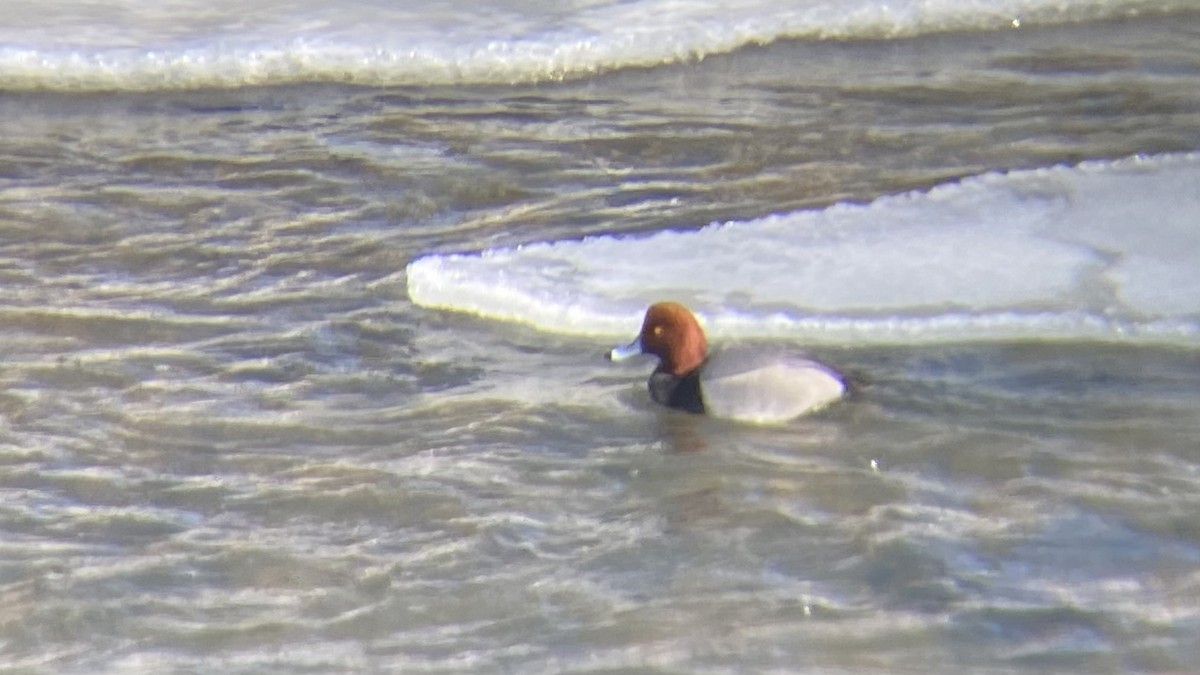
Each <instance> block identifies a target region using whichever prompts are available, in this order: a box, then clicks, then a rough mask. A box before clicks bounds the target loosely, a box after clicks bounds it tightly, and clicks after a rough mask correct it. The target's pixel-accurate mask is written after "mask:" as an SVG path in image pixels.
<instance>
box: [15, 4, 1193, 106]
mask: <svg viewBox="0 0 1200 675" xmlns="http://www.w3.org/2000/svg"><path fill="white" fill-rule="evenodd" d="M427 5H428V3H379V2H375V1H372V0H345V1H344V2H340V3H330V2H329V1H328V0H294V1H292V2H266V3H258V4H256V5H255V6H254V7H253V8H251V7H248V6H246V5H245V3H239V2H234V1H233V0H180V1H179V2H173V3H167V4H156V3H134V4H114V5H111V6H97V5H96V4H95V3H91V2H85V1H84V0H59V1H58V2H49V3H21V2H17V3H8V4H6V12H7V14H8V16H7V17H6V20H5V22H4V25H3V26H0V87H4V88H5V89H8V90H64V91H83V90H157V89H196V88H204V87H242V86H252V85H268V84H287V83H300V82H338V83H354V84H369V85H431V84H464V83H513V82H532V81H544V80H557V79H564V78H571V77H579V76H583V75H587V74H591V73H596V72H601V71H608V70H614V69H620V68H628V67H649V66H656V65H662V64H668V63H675V62H680V61H686V60H693V59H701V58H704V57H705V56H708V55H713V54H719V53H724V52H729V51H732V50H735V49H738V48H739V47H743V46H746V45H752V44H766V43H770V42H773V41H776V40H779V39H783V38H806V39H851V38H856V39H857V38H862V39H889V38H897V37H909V36H915V35H920V34H925V33H932V32H945V31H972V30H975V31H986V30H997V29H1012V28H1014V27H1027V26H1037V25H1049V24H1059V23H1067V22H1079V21H1090V20H1101V19H1108V18H1113V17H1118V16H1128V15H1136V14H1150V13H1156V14H1157V13H1170V12H1180V11H1197V10H1200V3H1197V2H1196V0H1176V1H1175V2H1161V0H1160V1H1152V0H976V1H973V2H962V1H961V0H898V1H887V2H885V1H883V0H793V1H792V2H777V1H773V0H745V1H743V2H739V3H722V2H716V1H715V0H685V1H680V0H627V1H618V0H604V1H592V2H585V1H581V2H576V3H562V4H561V5H549V6H548V5H547V4H546V3H540V2H522V1H520V0H513V1H511V2H504V3H493V5H494V6H490V7H480V6H479V5H478V3H474V2H466V0H453V1H450V2H444V3H434V4H433V5H431V6H427Z"/></svg>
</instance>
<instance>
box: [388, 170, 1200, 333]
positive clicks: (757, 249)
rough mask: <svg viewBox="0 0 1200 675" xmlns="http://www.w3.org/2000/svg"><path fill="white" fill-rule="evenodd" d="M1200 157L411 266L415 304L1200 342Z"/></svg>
mask: <svg viewBox="0 0 1200 675" xmlns="http://www.w3.org/2000/svg"><path fill="white" fill-rule="evenodd" d="M1197 213H1200V154H1187V155H1171V156H1157V157H1137V158H1130V159H1126V160H1121V161H1116V162H1099V161H1097V162H1087V163H1084V164H1081V165H1079V166H1075V167H1054V168H1047V169H1038V170H1031V171H1019V172H1012V173H1008V174H1001V173H992V174H986V175H982V176H978V177H975V178H970V179H967V180H963V181H961V182H955V183H951V184H946V185H943V186H939V187H937V188H935V189H933V190H931V191H929V192H914V193H909V194H903V195H897V196H889V197H883V198H880V199H878V200H876V201H874V202H873V203H871V204H867V205H852V204H838V205H835V206H832V207H830V208H827V209H824V210H820V211H799V212H794V213H787V214H779V215H774V216H770V217H766V218H762V219H758V220H753V221H747V222H731V223H720V224H713V225H710V226H708V227H706V228H703V229H701V230H698V231H664V232H659V233H657V234H654V235H652V236H648V237H609V236H605V237H595V238H589V239H585V240H582V241H562V242H552V243H537V244H530V245H526V246H522V247H518V248H513V249H497V250H488V251H484V252H482V253H480V254H477V255H438V256H429V257H425V258H421V259H418V260H416V261H414V262H412V263H410V264H409V265H408V269H407V282H408V293H409V296H410V297H411V299H412V301H413V302H414V303H417V304H419V305H423V306H427V307H438V308H445V309H450V310H455V311H461V312H469V313H473V314H477V315H480V316H485V317H490V318H495V319H502V320H507V321H518V322H523V323H526V324H529V325H532V326H536V327H538V328H540V329H544V330H548V331H557V332H563V333H575V334H604V335H610V334H612V335H615V334H632V332H633V331H634V330H635V329H636V328H637V326H638V324H639V322H640V317H641V312H642V311H643V309H644V308H645V306H646V305H647V304H648V303H650V302H653V301H656V300H663V299H674V300H678V301H682V302H684V303H686V304H689V305H691V306H692V307H693V308H694V309H696V310H697V311H698V313H699V314H701V316H702V319H703V320H704V321H705V323H706V325H707V328H708V330H709V331H710V332H712V333H713V334H715V335H725V336H739V337H774V336H788V337H797V338H802V339H804V340H807V341H810V342H822V341H825V342H828V341H843V340H851V341H855V342H862V341H873V342H930V341H948V340H964V339H1011V338H1020V337H1037V338H1060V339H1079V338H1086V339H1103V340H1115V339H1128V340H1136V341H1150V342H1166V343H1179V344H1196V343H1200V228H1197V227H1196V224H1197V215H1196V214H1197Z"/></svg>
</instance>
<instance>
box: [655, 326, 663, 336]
mask: <svg viewBox="0 0 1200 675" xmlns="http://www.w3.org/2000/svg"><path fill="white" fill-rule="evenodd" d="M662 334H663V327H662V326H661V325H659V326H655V327H654V337H662Z"/></svg>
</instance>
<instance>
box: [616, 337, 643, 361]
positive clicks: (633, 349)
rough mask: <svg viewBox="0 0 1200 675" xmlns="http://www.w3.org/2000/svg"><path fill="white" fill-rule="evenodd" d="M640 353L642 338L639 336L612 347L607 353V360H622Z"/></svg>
mask: <svg viewBox="0 0 1200 675" xmlns="http://www.w3.org/2000/svg"><path fill="white" fill-rule="evenodd" d="M641 353H642V339H641V338H640V337H639V338H637V339H636V340H634V341H633V342H630V343H629V344H627V345H621V346H619V347H613V349H612V351H610V352H609V353H608V360H609V361H623V360H625V359H627V358H629V357H631V356H637V355H638V354H641Z"/></svg>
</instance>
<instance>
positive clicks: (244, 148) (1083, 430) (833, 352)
mask: <svg viewBox="0 0 1200 675" xmlns="http://www.w3.org/2000/svg"><path fill="white" fill-rule="evenodd" d="M1194 18H1195V17H1194V16H1184V17H1173V18H1169V19H1157V18H1148V19H1129V20H1121V21H1111V22H1104V23H1093V24H1084V25H1077V26H1068V27H1060V28H1042V29H1035V30H1025V29H1022V30H1019V31H1008V32H1003V33H963V34H944V35H932V36H926V37H920V38H915V39H911V40H893V41H861V42H860V41H844V42H815V43H814V42H803V41H796V42H784V43H778V44H774V45H771V46H767V47H751V48H747V49H744V50H741V51H739V52H736V53H734V54H731V55H728V56H719V57H712V58H708V59H705V60H703V61H701V62H699V63H691V64H682V65H676V66H661V67H656V68H647V69H633V70H623V71H617V72H613V73H609V74H605V75H599V76H596V77H593V78H588V79H583V80H578V81H571V82H565V83H557V84H541V85H533V84H531V85H513V86H499V85H497V86H447V87H425V88H394V89H373V88H361V87H349V86H339V85H312V86H296V87H281V88H248V89H240V90H227V91H215V90H214V91H192V92H174V93H171V92H157V93H146V94H129V93H126V94H117V93H112V94H106V93H90V94H63V93H37V92H7V93H5V94H3V95H0V110H2V112H3V114H2V115H0V178H2V180H3V189H2V190H0V279H2V280H3V283H4V287H5V299H4V301H3V303H2V304H0V349H2V350H3V353H4V355H5V357H4V365H3V368H0V420H3V423H2V424H0V494H2V495H3V499H2V500H0V533H2V534H0V598H2V599H3V602H0V606H3V607H4V608H5V609H4V611H3V612H2V613H0V658H2V659H3V661H2V662H3V663H4V665H5V666H6V667H11V668H14V669H24V670H30V671H46V672H106V671H107V672H188V671H211V670H214V669H217V668H223V669H227V670H229V671H232V672H264V671H266V672H289V673H291V672H329V671H345V670H371V669H395V670H402V671H406V672H408V671H417V672H420V671H468V670H473V671H485V672H497V671H500V672H504V671H512V672H559V671H564V670H573V671H586V670H602V669H606V668H607V669H623V670H631V671H635V672H636V671H639V670H640V671H644V672H731V671H737V672H745V671H772V670H774V671H786V672H794V671H797V670H814V671H846V670H853V671H877V672H895V671H902V670H916V669H922V670H927V671H934V672H961V671H963V670H973V671H980V670H990V671H993V672H1045V671H1054V670H1078V671H1087V672H1125V671H1128V670H1147V671H1176V672H1178V671H1186V670H1187V669H1188V668H1189V667H1190V664H1192V663H1194V662H1195V661H1196V660H1197V659H1198V658H1200V642H1198V641H1197V639H1196V635H1198V634H1200V610H1198V609H1197V608H1200V527H1198V526H1197V524H1196V523H1197V522H1200V519H1198V518H1197V516H1198V515H1200V455H1198V450H1197V444H1196V438H1197V432H1198V431H1200V397H1197V396H1196V393H1197V391H1200V354H1198V353H1197V352H1196V351H1195V349H1192V348H1186V347H1171V346H1133V345H1123V344H1119V343H1118V344H1100V343H1092V342H1055V343H1041V342H1038V341H1026V342H1017V343H988V342H982V343H980V342H971V343H961V344H945V345H940V346H920V347H917V346H914V345H905V344H896V345H890V346H871V347H869V348H868V347H863V346H856V345H854V344H846V345H841V346H836V347H828V348H824V349H823V350H822V351H821V356H823V357H825V358H827V359H828V360H830V361H831V362H833V363H836V364H838V365H839V366H841V367H843V368H846V369H847V370H850V371H852V372H855V373H861V374H862V376H863V377H864V379H865V380H866V381H867V382H868V384H867V386H866V387H865V388H864V390H863V391H862V393H861V395H860V396H858V397H857V398H855V399H854V400H852V401H849V402H847V403H846V404H844V405H840V406H838V407H836V408H834V409H831V410H829V411H827V412H826V413H823V414H821V415H818V416H816V417H812V418H808V419H804V420H800V421H797V422H795V423H793V424H790V425H786V426H783V427H780V428H758V427H752V426H744V425H737V424H731V423H725V422H720V421H716V420H707V419H702V418H696V417H691V416H686V415H676V414H671V413H668V412H664V411H661V410H659V409H656V408H654V407H653V406H652V405H651V404H650V402H649V401H648V398H647V396H646V395H645V392H644V388H643V387H644V385H643V381H644V378H645V376H646V374H647V371H648V370H649V368H650V366H649V365H648V364H643V365H641V366H639V365H634V366H630V367H617V366H613V365H612V364H608V363H606V362H604V361H603V360H602V359H601V358H600V355H601V354H602V353H603V351H604V350H605V349H606V348H607V347H608V346H609V345H608V344H607V343H605V342H604V341H601V340H598V339H596V340H592V339H587V338H579V337H567V336H559V335H553V334H547V333H541V332H537V331H534V330H532V329H527V328H524V327H521V326H513V325H507V324H502V323H496V322H489V321H484V320H481V319H476V318H471V317H467V316H460V315H454V314H448V313H443V312H437V311H431V310H426V309H422V308H418V307H415V306H413V305H412V304H411V303H410V302H409V301H408V299H407V297H406V295H405V290H404V282H405V280H404V275H403V272H402V270H403V269H404V266H405V264H406V263H407V262H408V261H410V260H411V259H412V258H414V257H415V256H417V255H421V254H426V253H429V252H444V251H474V250H479V249H482V248H486V247H489V246H496V245H509V244H517V243H523V242H532V241H543V240H551V239H559V238H574V237H580V236H584V235H587V234H594V233H614V232H633V231H650V230H657V229H662V228H664V227H684V228H690V227H699V226H702V225H704V224H706V223H708V222H710V221H712V220H724V219H747V218H753V217H756V216H759V215H763V214H767V213H775V212H781V211H788V210H794V209H797V208H804V207H819V206H823V205H827V204H830V203H834V202H836V201H842V200H854V201H861V200H868V199H872V198H874V197H877V196H879V195H883V194H891V193H896V192H900V191H904V190H908V189H914V188H925V187H930V186H933V185H935V184H940V183H943V182H945V181H947V180H951V179H954V178H957V177H962V176H966V175H972V174H977V173H980V172H983V171H988V170H995V169H1009V168H1022V167H1038V166H1046V165H1050V164H1054V163H1060V162H1068V163H1069V162H1075V161H1079V160H1082V159H1096V158H1115V157H1124V156H1129V155H1135V154H1138V153H1165V152H1184V151H1195V150H1196V149H1197V148H1200V47H1198V46H1197V45H1200V41H1198V40H1197V39H1196V38H1197V37H1200V31H1198V29H1197V28H1196V27H1197V26H1200V22H1196V21H1194V20H1192V19H1194ZM1195 290H1196V289H1181V292H1194V291H1195Z"/></svg>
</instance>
